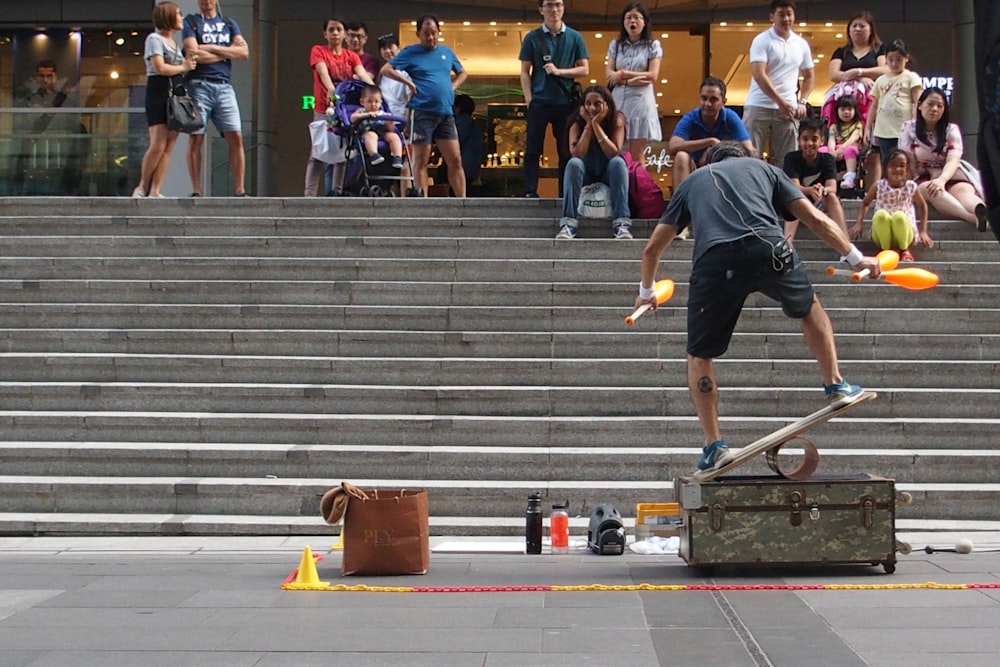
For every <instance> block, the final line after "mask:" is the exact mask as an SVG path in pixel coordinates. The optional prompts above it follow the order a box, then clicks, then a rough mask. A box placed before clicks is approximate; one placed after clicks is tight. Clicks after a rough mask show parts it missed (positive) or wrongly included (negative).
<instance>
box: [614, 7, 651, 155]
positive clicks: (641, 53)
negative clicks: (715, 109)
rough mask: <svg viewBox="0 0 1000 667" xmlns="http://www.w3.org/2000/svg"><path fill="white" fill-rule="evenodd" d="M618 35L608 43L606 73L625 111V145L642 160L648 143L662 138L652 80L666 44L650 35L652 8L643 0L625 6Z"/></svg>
mask: <svg viewBox="0 0 1000 667" xmlns="http://www.w3.org/2000/svg"><path fill="white" fill-rule="evenodd" d="M621 24H622V27H621V30H620V31H619V33H618V38H617V39H613V40H611V44H610V45H609V47H608V64H607V65H606V66H605V75H606V76H607V79H608V89H609V90H611V95H612V97H613V98H614V100H615V105H616V106H617V107H618V110H619V111H621V112H622V113H624V114H625V118H626V119H627V120H626V123H627V126H626V128H625V145H626V147H627V148H628V152H629V153H631V154H632V157H633V158H634V159H635V161H636V162H638V163H639V164H644V162H643V160H642V153H643V150H644V149H645V148H646V143H647V142H650V141H660V140H661V139H662V138H663V133H662V131H661V130H660V116H659V113H657V110H656V96H655V95H654V94H653V83H654V82H655V81H656V77H658V76H659V74H660V61H661V60H663V48H662V47H661V46H660V42H659V40H655V39H650V37H649V10H647V9H646V7H645V5H643V4H642V3H641V2H630V3H628V4H626V5H625V8H624V9H623V10H622V19H621Z"/></svg>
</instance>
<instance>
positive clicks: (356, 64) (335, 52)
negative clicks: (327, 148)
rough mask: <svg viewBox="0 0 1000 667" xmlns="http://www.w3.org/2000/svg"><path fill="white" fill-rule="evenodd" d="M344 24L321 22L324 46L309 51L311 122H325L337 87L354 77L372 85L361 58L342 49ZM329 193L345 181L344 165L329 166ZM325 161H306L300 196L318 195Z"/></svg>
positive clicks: (336, 189) (311, 159)
mask: <svg viewBox="0 0 1000 667" xmlns="http://www.w3.org/2000/svg"><path fill="white" fill-rule="evenodd" d="M345 30H346V28H345V25H344V22H343V21H341V20H340V19H338V18H329V19H327V20H326V21H324V23H323V37H324V39H326V44H317V45H316V46H314V47H312V50H310V51H309V68H310V69H311V70H312V75H313V98H314V99H315V100H316V106H315V108H314V109H313V121H317V120H326V110H327V108H328V107H331V106H333V104H334V99H333V98H334V94H335V93H336V90H337V84H339V83H341V82H343V81H347V80H348V79H350V78H352V77H354V78H358V79H360V80H362V81H364V82H365V83H368V84H371V83H374V82H373V80H372V78H371V77H370V76H369V75H368V72H367V71H366V70H365V68H364V67H363V66H362V64H361V59H360V58H358V55H357V54H356V53H354V52H353V51H349V50H347V49H345V48H344V47H343V43H344V31H345ZM332 167H333V168H332V172H333V173H332V174H331V177H332V180H331V184H332V188H330V189H332V190H334V191H335V192H337V191H339V190H340V189H341V187H342V185H343V181H344V164H343V163H340V164H335V165H332ZM326 168H327V165H326V163H325V162H322V161H320V160H317V159H316V158H314V157H312V156H310V157H309V160H308V161H307V162H306V184H305V191H304V192H303V196H305V197H315V196H317V195H318V194H319V188H320V183H322V182H323V174H324V173H325V172H326Z"/></svg>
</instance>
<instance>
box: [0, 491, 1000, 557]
mask: <svg viewBox="0 0 1000 667" xmlns="http://www.w3.org/2000/svg"><path fill="white" fill-rule="evenodd" d="M546 500H550V499H546ZM551 500H555V499H554V498H553V499H551ZM563 500H565V498H564V499H563ZM621 512H622V515H623V516H622V522H623V523H624V524H625V527H626V531H627V533H628V534H629V536H634V532H633V531H634V527H635V519H634V517H631V516H625V515H626V514H627V513H633V514H634V513H635V509H634V508H631V509H625V508H622V509H621ZM589 521H590V517H589V516H573V517H570V520H569V526H570V535H571V536H572V537H573V538H574V539H585V538H586V536H587V531H588V528H589ZM996 523H997V522H994V521H962V520H949V519H934V520H928V519H896V531H897V532H896V537H897V538H898V539H901V540H904V541H908V542H909V544H911V545H912V546H913V547H914V548H916V549H919V548H920V545H921V544H927V543H928V542H930V543H933V544H954V543H955V541H956V540H957V539H968V538H969V537H973V539H975V541H976V547H977V549H979V548H981V545H983V544H993V543H994V541H995V535H996V533H997V532H998V531H997V527H996ZM429 524H430V532H431V536H432V537H473V538H475V537H479V538H482V537H489V538H498V537H507V538H509V539H510V540H511V541H512V542H520V541H521V540H523V539H524V517H523V516H516V517H463V516H431V517H429ZM339 531H340V527H339V526H327V525H326V524H324V523H323V522H322V520H320V519H319V518H318V517H313V516H259V515H249V514H246V515H235V514H99V513H91V514H87V513H77V512H59V513H45V512H34V513H28V512H24V513H16V512H0V535H6V536H37V535H52V536H76V537H80V538H84V539H85V538H87V537H92V538H94V539H98V540H100V539H103V538H105V537H107V536H121V537H126V536H127V537H132V536H171V537H177V536H189V537H194V536H200V537H205V538H218V537H221V536H227V535H231V536H241V537H242V536H262V535H308V536H313V537H319V538H320V539H329V540H330V543H331V546H332V545H333V543H335V542H337V537H336V535H337V534H338V533H339ZM317 548H325V544H324V543H322V542H321V543H320V546H318V547H317Z"/></svg>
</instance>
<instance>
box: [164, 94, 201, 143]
mask: <svg viewBox="0 0 1000 667" xmlns="http://www.w3.org/2000/svg"><path fill="white" fill-rule="evenodd" d="M167 129H168V130H174V131H176V132H187V133H191V132H198V131H199V130H203V129H205V119H204V118H202V114H201V109H200V108H199V107H198V102H196V101H195V99H194V98H193V97H191V96H190V95H188V92H187V89H186V88H185V87H184V85H183V84H180V83H178V84H176V85H174V83H173V81H171V85H170V87H169V88H167Z"/></svg>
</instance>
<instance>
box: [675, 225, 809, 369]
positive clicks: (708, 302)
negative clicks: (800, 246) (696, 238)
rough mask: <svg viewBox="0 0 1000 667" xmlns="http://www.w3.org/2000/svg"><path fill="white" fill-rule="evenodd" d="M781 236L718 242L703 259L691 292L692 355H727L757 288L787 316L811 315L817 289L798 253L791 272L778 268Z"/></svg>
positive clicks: (695, 271)
mask: <svg viewBox="0 0 1000 667" xmlns="http://www.w3.org/2000/svg"><path fill="white" fill-rule="evenodd" d="M779 241H781V238H780V237H775V238H768V239H766V240H762V239H759V238H757V237H756V236H747V237H744V238H741V239H738V240H736V241H732V242H730V243H723V244H720V245H717V246H713V247H712V248H710V249H709V250H708V252H706V253H705V254H704V255H702V256H701V257H700V258H698V261H697V263H696V264H695V265H694V267H693V268H692V269H691V284H690V288H689V291H688V303H687V311H688V323H687V326H688V341H687V353H688V354H690V355H691V356H694V357H701V358H704V359H714V358H715V357H720V356H722V355H723V354H725V352H726V350H727V349H728V348H729V341H730V339H732V337H733V330H734V329H735V328H736V322H737V321H738V320H739V319H740V313H741V312H742V310H743V303H744V302H745V301H746V298H747V297H748V296H750V295H751V294H753V293H754V292H760V293H761V294H764V295H766V296H768V297H770V298H772V299H774V300H775V301H777V302H778V303H780V304H781V310H782V311H783V312H784V313H785V315H787V316H788V317H794V318H796V319H798V318H802V317H805V316H806V315H808V314H809V311H810V309H811V308H812V304H813V296H814V294H813V288H812V284H811V283H810V282H809V276H808V275H806V267H805V265H804V264H803V263H802V260H801V259H799V255H798V253H794V259H793V262H792V268H791V269H790V270H789V271H788V272H786V273H783V274H781V273H778V272H777V271H775V270H774V259H773V257H772V247H773V244H775V243H778V242H779Z"/></svg>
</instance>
